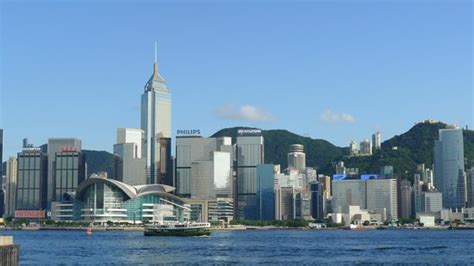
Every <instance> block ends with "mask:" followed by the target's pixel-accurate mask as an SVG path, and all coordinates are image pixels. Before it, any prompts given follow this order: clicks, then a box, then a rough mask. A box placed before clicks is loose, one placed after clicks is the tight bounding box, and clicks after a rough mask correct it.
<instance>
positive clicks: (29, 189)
mask: <svg viewBox="0 0 474 266" xmlns="http://www.w3.org/2000/svg"><path fill="white" fill-rule="evenodd" d="M17 158H18V164H17V165H18V169H17V189H16V204H15V205H16V209H15V210H41V209H45V208H46V206H47V177H48V175H47V174H48V155H47V154H45V153H43V152H42V151H41V150H40V149H39V148H27V149H24V150H23V151H22V152H20V153H18V157H17Z"/></svg>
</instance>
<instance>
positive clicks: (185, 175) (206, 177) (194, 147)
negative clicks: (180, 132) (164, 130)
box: [175, 136, 233, 198]
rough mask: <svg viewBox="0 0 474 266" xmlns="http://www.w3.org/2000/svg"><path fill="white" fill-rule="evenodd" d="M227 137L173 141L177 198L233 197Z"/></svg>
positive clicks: (192, 137)
mask: <svg viewBox="0 0 474 266" xmlns="http://www.w3.org/2000/svg"><path fill="white" fill-rule="evenodd" d="M232 164H233V148H232V139H231V138H230V137H222V138H202V137H200V136H178V137H177V138H176V182H175V183H176V194H177V195H178V196H180V197H189V198H213V197H216V196H217V197H232V176H233V171H232Z"/></svg>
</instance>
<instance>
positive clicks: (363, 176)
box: [360, 174, 381, 180]
mask: <svg viewBox="0 0 474 266" xmlns="http://www.w3.org/2000/svg"><path fill="white" fill-rule="evenodd" d="M380 178H381V176H379V175H376V174H369V175H361V176H360V179H362V180H369V179H380Z"/></svg>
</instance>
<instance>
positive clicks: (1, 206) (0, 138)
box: [0, 128, 5, 217]
mask: <svg viewBox="0 0 474 266" xmlns="http://www.w3.org/2000/svg"><path fill="white" fill-rule="evenodd" d="M2 168H3V129H1V128H0V217H2V216H3V213H4V209H5V208H4V206H5V204H4V198H5V197H4V194H3V189H2V188H3V184H2V176H3V169H2Z"/></svg>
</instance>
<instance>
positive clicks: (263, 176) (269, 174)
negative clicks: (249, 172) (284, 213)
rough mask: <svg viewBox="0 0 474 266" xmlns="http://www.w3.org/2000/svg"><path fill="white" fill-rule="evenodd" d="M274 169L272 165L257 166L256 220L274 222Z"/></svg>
mask: <svg viewBox="0 0 474 266" xmlns="http://www.w3.org/2000/svg"><path fill="white" fill-rule="evenodd" d="M274 175H275V167H274V165H273V164H260V165H257V180H258V181H257V201H258V204H257V209H258V219H259V220H265V221H271V220H275V191H274V183H275V182H274Z"/></svg>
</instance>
